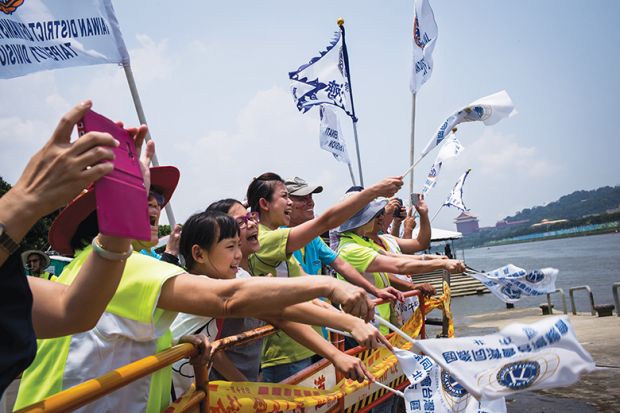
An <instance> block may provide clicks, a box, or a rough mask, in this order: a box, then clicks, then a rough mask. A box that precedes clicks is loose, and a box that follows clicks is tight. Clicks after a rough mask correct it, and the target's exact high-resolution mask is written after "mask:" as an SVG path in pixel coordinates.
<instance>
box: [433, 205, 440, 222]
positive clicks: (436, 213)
mask: <svg viewBox="0 0 620 413" xmlns="http://www.w3.org/2000/svg"><path fill="white" fill-rule="evenodd" d="M442 209H443V205H442V206H441V207H439V209H438V210H437V212H435V215H433V218H431V224H432V223H433V221H434V220H435V218H437V215H439V211H441V210H442Z"/></svg>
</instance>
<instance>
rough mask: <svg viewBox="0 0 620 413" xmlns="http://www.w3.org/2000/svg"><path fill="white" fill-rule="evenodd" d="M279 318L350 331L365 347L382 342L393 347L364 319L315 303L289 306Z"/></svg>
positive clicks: (371, 346) (375, 345) (374, 345)
mask: <svg viewBox="0 0 620 413" xmlns="http://www.w3.org/2000/svg"><path fill="white" fill-rule="evenodd" d="M278 319H282V320H288V321H294V322H298V323H304V324H311V325H316V326H325V327H331V328H335V329H336V330H341V331H348V332H350V333H351V334H352V335H353V338H355V340H356V341H357V342H358V343H360V344H361V345H363V346H364V347H368V348H376V347H378V346H379V345H381V344H382V345H385V346H387V347H388V348H391V347H390V344H389V342H388V341H387V340H386V339H385V337H383V335H381V333H380V332H379V330H377V329H376V328H374V327H373V326H372V325H370V324H368V323H367V322H365V321H364V320H362V319H360V318H357V317H353V316H351V315H350V314H345V313H343V312H340V311H337V310H335V309H327V308H325V307H323V306H319V305H316V304H313V303H300V304H295V305H291V306H288V307H286V308H284V309H283V310H282V312H281V313H280V315H279V317H278Z"/></svg>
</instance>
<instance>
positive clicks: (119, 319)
mask: <svg viewBox="0 0 620 413" xmlns="http://www.w3.org/2000/svg"><path fill="white" fill-rule="evenodd" d="M91 249H92V248H91V247H87V248H86V249H84V250H83V251H81V252H79V253H78V254H77V256H76V257H75V259H74V260H73V261H72V262H71V263H70V264H69V265H67V266H66V267H65V269H64V271H63V273H62V274H61V276H60V277H59V279H58V282H59V283H62V284H65V285H70V284H71V283H72V282H73V281H74V279H75V278H76V276H77V275H78V273H79V270H80V268H81V267H82V266H83V265H84V262H85V261H86V259H87V257H88V255H89V253H90V251H91ZM181 273H183V270H182V269H181V268H179V267H177V266H174V265H172V264H168V263H165V262H161V261H158V260H156V259H154V258H151V257H147V256H145V255H141V254H138V253H134V254H132V255H131V256H130V257H129V259H128V260H127V263H126V265H125V270H124V272H123V277H122V278H121V281H120V284H119V286H118V288H117V290H116V293H115V294H114V296H113V297H112V299H111V300H110V303H109V304H108V306H107V307H106V311H105V312H104V313H103V315H102V316H101V318H100V320H99V321H98V323H97V325H96V326H95V328H93V329H92V330H89V331H85V332H82V333H78V334H74V335H71V336H64V337H59V338H53V339H45V340H38V342H37V344H38V350H37V355H36V357H35V360H34V362H33V363H32V364H31V365H30V367H29V368H28V369H26V371H25V372H24V374H23V376H22V380H21V384H20V387H19V393H18V396H17V401H16V404H15V408H16V409H19V408H22V407H25V406H28V405H30V404H32V403H35V402H37V401H39V400H42V399H44V398H46V397H49V396H51V395H52V394H54V393H57V392H59V391H61V390H64V389H67V388H69V387H72V386H75V385H76V384H79V383H81V382H84V381H86V380H88V379H91V378H95V377H98V376H100V375H102V374H104V373H107V372H108V371H110V370H113V369H115V368H118V367H120V366H123V365H126V364H129V363H131V362H133V361H136V360H138V359H140V358H143V357H146V356H148V355H152V354H154V353H156V352H158V351H161V350H163V349H165V348H168V347H170V346H171V344H172V334H171V333H170V330H169V327H170V325H171V324H172V321H174V319H175V317H176V315H177V313H176V312H171V311H166V310H162V309H159V308H157V302H158V300H159V294H160V291H161V287H162V286H163V284H164V282H166V281H167V280H168V279H170V278H172V277H174V276H176V275H179V274H181ZM171 382H172V370H171V368H170V367H167V368H164V369H161V370H159V371H157V372H155V373H154V374H152V375H151V376H148V377H145V378H144V379H140V380H138V381H136V382H135V383H133V384H131V385H129V386H127V387H124V388H122V389H120V390H118V391H116V392H114V393H112V394H110V395H108V396H106V397H104V398H102V399H100V400H97V401H95V402H93V403H91V404H90V405H89V408H91V409H94V410H97V409H100V410H101V411H104V410H105V411H112V410H113V411H128V412H129V411H141V412H144V411H146V412H148V413H151V412H153V413H154V412H157V413H159V412H161V411H162V410H163V409H164V408H165V407H166V406H167V405H168V404H169V403H170V385H171ZM97 411H98V410H97Z"/></svg>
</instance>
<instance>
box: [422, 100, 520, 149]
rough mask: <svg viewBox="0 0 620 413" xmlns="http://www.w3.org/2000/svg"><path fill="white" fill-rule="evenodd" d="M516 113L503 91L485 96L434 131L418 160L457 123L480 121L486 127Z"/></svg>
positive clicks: (455, 114)
mask: <svg viewBox="0 0 620 413" xmlns="http://www.w3.org/2000/svg"><path fill="white" fill-rule="evenodd" d="M516 113H517V111H516V110H515V108H514V105H513V104H512V100H511V99H510V96H508V93H506V91H505V90H502V91H501V92H497V93H494V94H492V95H489V96H485V97H483V98H481V99H478V100H476V101H475V102H472V103H470V104H469V105H467V106H465V107H464V108H463V109H461V110H459V111H458V112H456V113H454V114H452V115H451V116H450V117H448V119H446V120H445V121H444V122H443V123H442V124H441V126H440V127H439V128H438V129H437V131H435V134H434V135H433V137H432V138H431V139H430V140H429V141H428V143H427V144H426V147H425V148H424V150H423V151H422V153H421V154H420V157H419V159H422V158H424V157H425V156H426V155H427V154H428V153H429V152H430V151H431V150H433V148H435V147H436V146H437V145H439V144H440V143H441V142H442V141H443V140H444V139H445V137H446V136H447V135H448V133H450V131H451V130H452V129H453V128H454V127H455V126H456V125H458V124H459V123H463V122H476V121H481V122H483V123H484V124H485V125H486V126H489V125H494V124H496V123H497V122H499V121H500V120H502V119H504V118H507V117H508V118H509V117H511V116H514V115H515V114H516Z"/></svg>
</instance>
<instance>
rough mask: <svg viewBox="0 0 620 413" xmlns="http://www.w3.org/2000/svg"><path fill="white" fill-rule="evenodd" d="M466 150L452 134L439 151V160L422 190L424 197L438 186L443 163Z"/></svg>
mask: <svg viewBox="0 0 620 413" xmlns="http://www.w3.org/2000/svg"><path fill="white" fill-rule="evenodd" d="M464 149H465V148H464V147H463V145H461V142H459V140H458V139H457V138H456V135H455V134H454V132H451V133H450V135H449V136H448V138H447V139H446V140H445V142H444V144H443V146H442V147H441V149H440V150H439V153H438V154H437V158H435V162H433V165H432V166H431V169H430V171H429V172H428V174H427V176H426V180H425V181H424V188H422V193H423V194H424V195H428V193H429V192H430V190H431V189H433V188H434V187H435V185H436V184H437V178H438V177H439V173H440V172H441V167H442V166H443V163H444V162H445V161H446V160H448V159H452V158H456V157H457V156H459V154H460V153H461V152H463V150H464Z"/></svg>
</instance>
